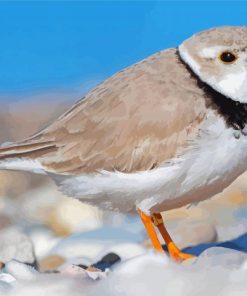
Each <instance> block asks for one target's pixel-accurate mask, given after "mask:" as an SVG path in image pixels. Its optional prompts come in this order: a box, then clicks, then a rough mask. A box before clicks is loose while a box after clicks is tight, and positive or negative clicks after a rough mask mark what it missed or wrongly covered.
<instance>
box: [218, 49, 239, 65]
mask: <svg viewBox="0 0 247 296" xmlns="http://www.w3.org/2000/svg"><path fill="white" fill-rule="evenodd" d="M219 59H220V60H221V61H222V62H223V63H225V64H231V63H233V62H234V61H236V59H237V56H236V55H235V54H234V53H232V52H230V51H225V52H222V53H221V54H220V56H219Z"/></svg>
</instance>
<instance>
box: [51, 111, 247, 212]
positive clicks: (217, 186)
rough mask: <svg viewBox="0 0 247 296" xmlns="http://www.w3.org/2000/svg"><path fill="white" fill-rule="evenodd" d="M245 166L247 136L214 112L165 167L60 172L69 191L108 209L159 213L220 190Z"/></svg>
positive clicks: (246, 162)
mask: <svg viewBox="0 0 247 296" xmlns="http://www.w3.org/2000/svg"><path fill="white" fill-rule="evenodd" d="M246 168H247V137H246V136H244V135H242V134H241V135H240V137H239V138H238V139H237V138H236V137H235V136H234V130H233V129H232V128H229V127H227V126H226V124H225V122H224V120H223V119H222V118H220V117H219V116H216V115H215V114H213V113H212V114H210V116H208V119H207V120H206V121H205V122H204V123H203V125H202V126H201V130H200V133H199V135H198V137H197V138H196V139H194V140H193V142H192V143H191V146H190V147H189V148H188V149H187V151H185V152H184V153H183V154H182V155H181V156H180V157H178V158H177V159H173V160H171V161H170V162H169V163H167V164H164V165H163V166H162V167H159V168H157V169H154V170H151V171H145V172H138V173H131V174H126V173H121V172H107V171H101V172H99V173H97V174H90V175H80V176H76V177H72V176H71V177H63V179H61V178H59V177H56V178H55V180H56V182H57V183H58V185H59V186H60V189H61V190H62V191H63V192H64V193H65V194H67V195H69V196H73V197H76V198H78V199H81V200H83V201H86V202H89V203H91V204H93V205H97V206H99V207H101V208H104V209H110V210H119V211H122V212H128V211H132V210H133V209H135V208H136V207H140V208H141V209H142V210H144V211H145V212H150V211H151V212H160V211H164V210H167V209H171V208H176V207H180V206H183V205H185V204H188V203H191V202H197V201H200V200H203V199H206V198H209V197H211V196H212V195H214V194H216V193H218V192H220V191H222V190H223V189H224V188H225V187H226V186H228V185H229V184H230V183H231V182H233V181H234V180H235V179H236V178H237V177H238V176H239V175H240V174H242V173H243V172H244V171H245V170H246Z"/></svg>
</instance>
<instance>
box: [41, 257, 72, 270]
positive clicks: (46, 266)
mask: <svg viewBox="0 0 247 296" xmlns="http://www.w3.org/2000/svg"><path fill="white" fill-rule="evenodd" d="M65 261H66V260H65V258H63V257H62V256H59V255H50V256H47V257H45V258H44V259H42V260H40V261H39V271H41V272H47V271H54V270H57V269H58V267H60V266H61V265H63V264H64V263H65Z"/></svg>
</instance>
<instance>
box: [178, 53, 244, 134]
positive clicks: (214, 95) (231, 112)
mask: <svg viewBox="0 0 247 296" xmlns="http://www.w3.org/2000/svg"><path fill="white" fill-rule="evenodd" d="M177 56H178V58H179V60H180V62H181V63H182V64H183V65H184V66H185V67H186V69H187V70H188V71H189V72H190V74H191V77H192V78H193V79H195V80H196V82H197V85H198V87H200V88H201V89H203V91H204V93H205V98H207V99H210V100H211V103H213V104H210V106H211V107H212V108H214V109H216V110H217V111H218V112H219V113H220V114H221V115H222V116H223V117H224V119H225V121H226V123H227V124H228V125H229V126H232V127H233V128H234V129H236V130H242V129H244V127H245V125H246V124H247V103H240V102H239V101H234V100H232V99H231V98H229V97H227V96H224V95H222V94H221V93H220V92H218V91H216V90H215V89H213V88H212V87H211V86H209V85H208V84H207V83H205V82H203V81H202V80H201V79H200V77H199V76H198V75H196V74H195V73H194V72H193V71H192V70H191V68H190V67H189V66H188V65H187V64H186V63H185V62H184V61H183V60H182V58H181V56H180V54H179V51H178V50H177Z"/></svg>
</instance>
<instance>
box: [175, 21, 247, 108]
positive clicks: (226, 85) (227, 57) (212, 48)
mask: <svg viewBox="0 0 247 296" xmlns="http://www.w3.org/2000/svg"><path fill="white" fill-rule="evenodd" d="M178 50H179V54H180V57H181V58H182V60H183V61H184V62H185V63H186V64H187V66H188V67H189V68H190V69H191V70H192V71H193V72H194V73H195V74H196V75H197V76H198V77H199V78H200V79H201V80H202V81H203V82H205V83H207V84H208V85H209V86H211V87H212V88H213V89H215V90H216V91H218V92H220V93H221V94H222V95H224V96H227V97H229V98H231V99H232V100H235V101H239V102H241V103H247V27H237V26H236V27H232V26H227V27H218V28H213V29H209V30H207V31H203V32H200V33H198V34H196V35H193V36H192V37H191V38H189V39H187V40H185V41H184V42H183V43H182V44H181V45H180V46H179V49H178Z"/></svg>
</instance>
